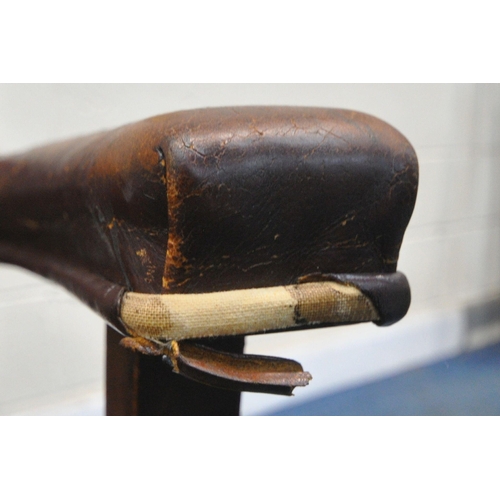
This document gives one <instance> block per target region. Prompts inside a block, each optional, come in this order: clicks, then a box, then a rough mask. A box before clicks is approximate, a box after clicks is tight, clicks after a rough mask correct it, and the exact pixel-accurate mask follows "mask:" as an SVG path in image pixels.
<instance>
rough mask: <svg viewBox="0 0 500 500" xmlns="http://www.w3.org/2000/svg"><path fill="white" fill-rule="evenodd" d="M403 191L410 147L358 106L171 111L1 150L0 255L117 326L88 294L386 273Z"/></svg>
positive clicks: (406, 201) (413, 174)
mask: <svg viewBox="0 0 500 500" xmlns="http://www.w3.org/2000/svg"><path fill="white" fill-rule="evenodd" d="M416 188H417V160H416V156H415V152H414V150H413V148H412V147H411V145H410V144H409V143H408V141H407V140H406V139H405V138H404V137H403V136H402V135H401V134H400V133H399V132H397V131H396V130H395V129H394V128H392V127H391V126H389V125H387V124H386V123H384V122H382V121H380V120H378V119H376V118H373V117H371V116H368V115H364V114H361V113H355V112H352V111H345V110H335V109H319V108H294V107H284V108H273V107H249V108H222V109H205V110H195V111H184V112H179V113H172V114H168V115H163V116H159V117H156V118H152V119H149V120H145V121H142V122H139V123H136V124H133V125H129V126H125V127H121V128H119V129H116V130H113V131H109V132H103V133H100V134H95V135H92V136H88V137H85V138H80V139H76V140H70V141H66V142H62V143H59V144H55V145H52V146H47V147H42V148H37V149H34V150H32V151H30V152H28V153H25V154H22V155H18V156H15V157H11V158H8V159H3V160H2V163H1V168H0V214H1V215H0V258H2V259H3V260H5V261H10V262H14V263H20V264H21V265H23V266H25V267H28V268H31V269H33V270H34V271H36V272H40V273H42V274H44V275H46V276H49V277H50V278H52V279H55V280H57V281H59V282H61V283H62V284H63V285H65V286H66V287H68V288H69V289H70V290H72V291H74V292H75V293H76V294H77V295H79V296H80V297H81V298H82V299H84V300H85V301H86V302H87V303H89V304H90V305H91V306H92V307H94V308H98V309H101V310H100V311H99V312H101V313H102V314H104V316H106V317H107V319H108V320H111V321H114V322H115V324H116V321H115V320H116V318H114V317H113V311H112V310H110V309H109V307H108V306H106V307H105V308H103V307H102V306H99V304H101V303H102V302H103V300H104V299H103V297H104V296H105V295H106V294H108V295H114V297H113V300H117V299H118V297H119V294H120V289H121V288H122V287H123V288H125V289H127V290H133V291H138V292H145V293H171V292H175V293H199V292H208V291H216V290H230V289H236V288H249V287H262V286H273V285H284V284H291V283H295V282H297V281H298V280H299V279H300V277H301V276H305V275H308V274H312V273H318V272H319V273H323V274H345V273H350V274H360V273H361V274H364V273H391V272H394V271H395V270H396V263H397V258H398V254H399V249H400V245H401V241H402V237H403V234H404V230H405V228H406V225H407V223H408V221H409V218H410V215H411V213H412V210H413V205H414V202H415V196H416ZM21 249H22V252H21ZM113 300H111V303H112V302H113ZM102 309H104V310H102ZM111 309H113V308H111Z"/></svg>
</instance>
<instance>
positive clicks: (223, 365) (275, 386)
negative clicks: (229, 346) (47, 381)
mask: <svg viewBox="0 0 500 500" xmlns="http://www.w3.org/2000/svg"><path fill="white" fill-rule="evenodd" d="M120 345H122V346H123V347H127V348H129V349H133V350H135V351H138V352H140V353H142V354H146V355H153V356H155V355H156V356H157V355H163V359H164V360H165V361H166V362H168V364H169V365H170V366H172V368H173V371H174V372H175V373H179V374H181V375H184V376H185V377H187V378H190V379H191V380H195V381H196V382H201V383H203V384H206V385H210V386H212V387H219V388H221V389H227V390H233V391H246V392H263V393H268V394H278V395H284V396H291V395H292V392H293V390H294V389H295V387H304V386H306V385H308V384H309V381H310V380H311V379H312V376H311V374H310V373H308V372H305V371H304V370H303V369H302V366H301V365H300V363H297V362H296V361H293V360H291V359H284V358H275V357H271V356H258V355H253V354H233V353H226V352H220V351H216V350H214V349H211V348H209V347H206V346H201V345H198V344H193V343H191V342H190V341H182V342H177V341H175V340H173V341H171V342H168V344H166V345H160V344H157V343H154V342H151V341H149V340H147V339H144V338H130V337H126V338H124V339H122V340H121V342H120Z"/></svg>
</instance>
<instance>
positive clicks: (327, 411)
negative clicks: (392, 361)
mask: <svg viewBox="0 0 500 500" xmlns="http://www.w3.org/2000/svg"><path fill="white" fill-rule="evenodd" d="M275 415H500V344H496V345H493V346H491V347H487V348H485V349H481V350H479V351H474V352H470V353H467V354H463V355H461V356H458V357H456V358H452V359H448V360H445V361H441V362H439V363H436V364H433V365H430V366H425V367H423V368H419V369H416V370H412V371H409V372H406V373H402V374H400V375H397V376H394V377H391V378H387V379H384V380H380V381H378V382H373V383H371V384H367V385H364V386H362V387H358V388H355V389H350V390H346V391H343V392H336V393H332V394H330V395H327V396H324V397H322V398H319V399H316V400H314V401H311V402H309V403H307V404H302V405H297V406H295V407H291V408H287V409H286V410H283V411H281V412H278V413H275Z"/></svg>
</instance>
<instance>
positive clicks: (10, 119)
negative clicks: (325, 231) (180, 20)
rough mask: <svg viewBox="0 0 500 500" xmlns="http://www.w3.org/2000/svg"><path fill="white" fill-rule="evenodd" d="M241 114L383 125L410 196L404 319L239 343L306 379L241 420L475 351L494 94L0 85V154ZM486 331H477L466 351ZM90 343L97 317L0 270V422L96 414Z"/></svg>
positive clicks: (489, 232)
mask: <svg viewBox="0 0 500 500" xmlns="http://www.w3.org/2000/svg"><path fill="white" fill-rule="evenodd" d="M249 104H269V105H280V104H281V105H310V106H325V107H341V108H350V109H355V110H359V111H364V112H367V113H371V114H373V115H375V116H377V117H379V118H382V119H384V120H385V121H387V122H389V123H391V124H392V125H393V126H395V127H396V128H398V129H399V130H400V131H401V132H402V133H403V134H404V135H406V137H407V138H408V139H409V140H410V142H411V143H412V144H413V146H414V147H415V149H416V151H417V155H418V157H419V161H420V187H419V194H418V199H417V205H416V209H415V213H414V216H413V218H412V221H411V223H410V226H409V229H408V232H407V235H406V237H405V240H404V243H403V248H402V252H401V257H400V263H399V269H400V270H401V271H403V272H404V273H405V274H406V275H407V276H408V279H409V281H410V285H411V287H412V293H413V303H412V308H411V311H410V314H409V315H408V316H407V318H405V319H404V320H403V321H402V322H400V323H399V324H398V325H395V326H393V327H390V328H377V327H375V326H373V325H361V326H353V327H344V328H336V329H323V330H315V331H308V332H296V333H293V334H277V335H268V336H255V337H251V338H250V339H249V340H248V341H247V350H248V351H251V352H258V353H261V354H276V355H285V356H286V355H290V356H291V357H294V358H295V359H297V360H299V361H301V362H302V363H303V364H304V367H305V368H306V369H308V370H309V371H311V372H312V374H313V376H314V379H313V381H312V383H311V385H310V386H309V387H308V388H306V389H297V390H296V393H297V396H296V397H295V398H282V397H276V396H259V395H245V396H244V401H243V412H244V413H253V412H259V411H267V410H269V409H270V408H272V407H279V406H280V405H284V404H290V403H297V402H300V401H303V400H306V399H307V398H310V397H313V396H316V395H318V394H320V393H322V391H324V390H328V389H330V388H342V387H347V386H349V385H352V384H355V383H360V382H362V381H366V380H369V379H372V378H374V377H379V376H382V375H384V374H387V373H394V372H395V371H398V370H402V369H404V368H405V367H409V366H415V365H416V364H420V363H424V362H426V361H429V360H431V359H436V358H439V357H442V356H445V355H449V354H453V353H455V352H459V351H460V350H462V349H464V348H466V347H467V345H472V344H474V342H473V341H472V340H471V339H472V337H471V335H470V334H471V332H470V331H469V330H470V328H469V327H468V326H467V325H468V323H467V318H468V316H467V314H468V311H470V310H471V308H472V311H474V306H475V305H476V304H477V305H478V306H480V305H481V304H483V303H484V302H485V301H488V300H490V301H491V300H495V299H498V298H499V297H500V258H499V257H500V217H499V216H500V86H499V85H474V84H468V85H463V84H460V85H458V84H448V85H406V84H405V85H397V84H391V85H380V84H356V85H347V84H331V85H330V84H328V85H306V84H300V85H289V84H286V85H267V84H266V85H210V84H206V85H205V84H203V85H0V154H8V153H10V152H14V151H19V150H23V149H25V148H29V147H32V146H34V145H38V144H42V143H46V142H50V141H53V140H57V139H60V138H65V137H71V136H75V135H78V134H84V133H87V132H93V131H97V130H100V129H106V128H111V127H114V126H118V125H122V124H125V123H128V122H132V121H135V120H139V119H142V118H147V117H148V116H152V115H155V114H160V113H166V112H170V111H176V110H181V109H188V108H197V107H207V106H225V105H249ZM493 304H495V302H493ZM476 329H477V328H476ZM498 330H499V329H498V328H497V325H496V324H492V323H491V321H490V323H488V324H486V325H485V328H483V330H482V333H479V332H476V335H475V337H474V338H476V341H475V345H480V344H482V343H486V342H489V341H491V340H492V339H493V338H495V336H496V335H497V331H498ZM103 332H104V326H103V325H102V323H101V322H100V320H99V319H98V318H97V316H96V315H94V314H93V313H92V312H91V311H89V310H87V309H86V308H85V307H84V306H82V305H80V304H79V303H78V302H77V301H76V300H74V299H73V298H72V297H70V296H69V294H67V293H66V292H65V291H64V290H62V289H61V288H59V287H57V286H55V285H53V284H51V283H48V282H47V281H45V280H43V279H41V278H38V277H36V276H34V275H31V274H30V273H27V272H25V271H22V270H18V269H16V268H14V267H12V266H7V265H0V345H1V346H2V347H1V349H0V380H1V382H0V414H9V413H16V412H21V413H44V414H47V413H64V414H73V413H89V414H92V413H99V412H100V411H102V401H103V392H102V387H103V373H104V372H103V367H104V334H103ZM485 332H486V333H485ZM477 339H479V340H477Z"/></svg>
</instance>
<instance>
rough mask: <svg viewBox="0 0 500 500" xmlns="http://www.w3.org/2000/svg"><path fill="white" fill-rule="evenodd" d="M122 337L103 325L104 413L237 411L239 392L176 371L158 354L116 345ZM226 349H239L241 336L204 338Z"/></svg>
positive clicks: (217, 413) (220, 412)
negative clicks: (210, 385)
mask: <svg viewBox="0 0 500 500" xmlns="http://www.w3.org/2000/svg"><path fill="white" fill-rule="evenodd" d="M122 338H123V337H122V336H121V335H120V334H119V333H117V332H116V331H115V330H113V329H112V328H110V327H107V352H106V414H107V415H239V409H240V393H239V392H233V391H225V390H221V389H215V388H213V387H209V386H206V385H202V384H199V383H197V382H192V381H191V380H189V379H187V378H185V377H183V376H181V375H177V374H175V373H173V372H172V369H171V368H170V367H169V366H168V365H166V364H165V363H164V362H163V361H162V360H161V358H160V357H159V356H144V355H142V354H138V353H135V352H132V351H130V350H128V349H125V348H123V347H121V346H120V345H118V343H119V342H120V340H121V339H122ZM205 344H206V345H210V346H212V347H214V348H215V349H220V350H223V351H226V352H237V353H241V352H243V346H244V338H243V337H234V338H228V339H222V340H220V339H218V340H216V341H211V342H210V343H208V342H205Z"/></svg>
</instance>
